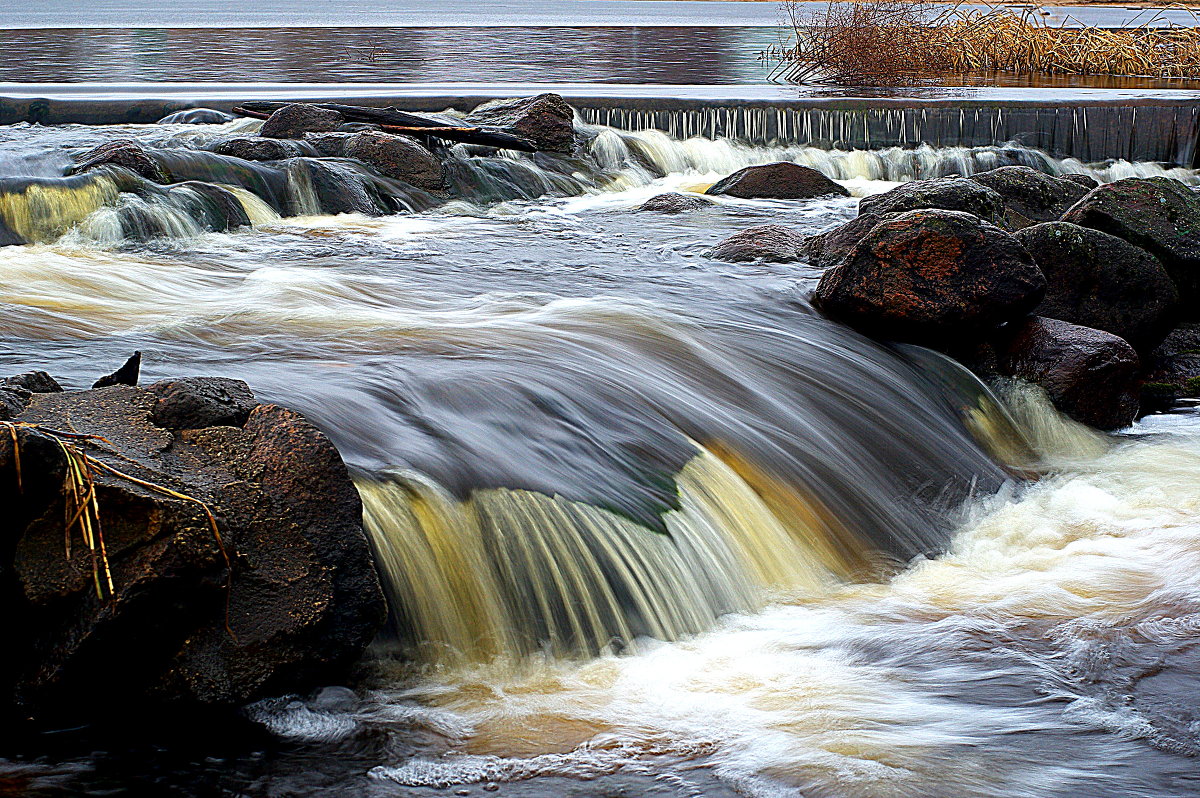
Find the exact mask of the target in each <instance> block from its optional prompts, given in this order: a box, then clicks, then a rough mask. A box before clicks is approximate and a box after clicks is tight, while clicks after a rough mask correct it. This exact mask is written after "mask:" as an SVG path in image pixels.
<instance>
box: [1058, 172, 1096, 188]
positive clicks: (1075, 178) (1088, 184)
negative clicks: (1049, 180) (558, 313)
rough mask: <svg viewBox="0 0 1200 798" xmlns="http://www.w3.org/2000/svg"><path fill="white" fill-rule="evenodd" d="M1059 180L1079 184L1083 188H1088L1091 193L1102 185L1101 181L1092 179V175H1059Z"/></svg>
mask: <svg viewBox="0 0 1200 798" xmlns="http://www.w3.org/2000/svg"><path fill="white" fill-rule="evenodd" d="M1059 178H1060V179H1062V180H1070V181H1071V182H1072V183H1077V184H1079V185H1081V186H1083V187H1084V188H1086V189H1087V190H1088V191H1091V190H1092V189H1094V188H1096V187H1097V186H1099V185H1100V181H1099V180H1097V179H1096V178H1094V177H1092V176H1091V175H1081V174H1076V173H1072V174H1069V175H1059Z"/></svg>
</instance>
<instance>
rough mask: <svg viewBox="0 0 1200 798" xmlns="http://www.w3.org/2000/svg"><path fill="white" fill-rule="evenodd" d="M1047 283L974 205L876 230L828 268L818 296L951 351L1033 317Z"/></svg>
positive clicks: (884, 330) (839, 309) (863, 323)
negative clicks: (971, 208)
mask: <svg viewBox="0 0 1200 798" xmlns="http://www.w3.org/2000/svg"><path fill="white" fill-rule="evenodd" d="M1045 290H1046V278H1045V277H1044V276H1043V275H1042V272H1041V270H1040V269H1038V267H1037V265H1036V264H1035V263H1034V262H1033V258H1032V257H1030V255H1029V253H1028V252H1026V250H1025V248H1024V247H1022V246H1021V244H1020V243H1019V242H1018V241H1017V240H1016V239H1015V238H1013V237H1012V236H1011V235H1009V234H1008V233H1006V232H1004V231H1003V230H1001V229H999V228H998V227H995V226H993V225H990V224H988V223H987V222H984V221H981V220H980V219H978V218H977V217H975V216H972V215H970V214H967V213H960V212H957V211H944V210H918V211H909V212H908V213H902V214H898V215H896V216H894V217H892V218H890V219H886V220H883V221H881V222H879V223H878V224H876V225H875V226H874V227H873V228H871V230H870V231H869V232H867V233H866V234H865V235H864V236H863V237H862V238H860V239H859V240H858V242H857V243H856V244H854V246H853V248H851V250H850V251H849V252H848V253H847V254H846V255H845V257H843V258H842V260H841V261H840V262H839V263H838V265H836V266H834V267H832V268H830V269H828V270H827V271H826V272H825V273H824V274H823V275H822V276H821V281H820V283H818V285H817V289H816V292H815V294H814V296H813V304H814V305H816V306H817V307H818V308H819V309H820V310H821V311H822V312H823V313H825V314H826V315H827V316H830V317H832V318H835V319H838V320H841V321H844V322H846V323H847V324H850V325H852V326H855V327H858V328H859V329H862V330H864V331H866V332H868V333H870V334H874V335H877V336H879V337H882V338H888V339H893V340H902V341H914V342H918V343H925V344H929V345H932V346H936V347H939V348H942V349H948V348H952V347H954V346H957V345H960V344H964V343H966V342H968V341H970V340H977V339H979V338H982V337H984V336H986V335H987V334H988V333H989V332H990V331H992V330H994V329H995V328H996V327H997V326H999V325H1001V324H1003V323H1005V322H1008V321H1012V320H1014V319H1017V318H1020V317H1022V316H1024V315H1025V314H1026V313H1028V312H1029V311H1030V310H1032V309H1033V308H1034V307H1036V306H1037V304H1038V302H1040V301H1041V299H1042V295H1043V293H1044V292H1045Z"/></svg>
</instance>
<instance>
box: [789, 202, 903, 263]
mask: <svg viewBox="0 0 1200 798" xmlns="http://www.w3.org/2000/svg"><path fill="white" fill-rule="evenodd" d="M898 215H899V214H895V213H885V214H879V213H863V214H859V215H858V216H856V217H855V218H853V219H851V220H850V221H848V222H846V223H845V224H840V225H838V226H837V227H835V228H833V229H832V230H826V231H825V232H824V233H818V234H817V235H815V236H813V237H811V238H809V239H808V244H807V245H806V248H807V255H808V261H809V263H812V264H813V265H814V266H819V267H820V268H822V269H828V268H830V267H832V266H836V265H837V264H838V262H839V261H841V259H842V258H844V257H846V255H847V254H849V252H850V250H852V249H854V245H855V244H857V243H858V242H859V240H861V239H862V237H863V236H865V235H866V234H867V233H869V232H871V231H872V230H873V229H875V225H877V224H879V223H880V222H882V221H883V220H884V219H891V218H893V217H895V216H898Z"/></svg>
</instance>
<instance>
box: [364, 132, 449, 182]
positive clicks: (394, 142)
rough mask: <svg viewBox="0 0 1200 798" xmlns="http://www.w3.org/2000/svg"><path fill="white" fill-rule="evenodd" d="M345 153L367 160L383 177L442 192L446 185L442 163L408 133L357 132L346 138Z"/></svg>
mask: <svg viewBox="0 0 1200 798" xmlns="http://www.w3.org/2000/svg"><path fill="white" fill-rule="evenodd" d="M342 152H343V154H344V155H345V156H346V157H347V158H354V159H355V160H357V161H361V162H363V163H365V164H366V165H367V166H369V167H371V168H372V169H374V170H375V171H376V172H378V173H379V174H381V175H383V176H384V177H390V178H392V179H394V180H403V181H404V182H405V183H408V184H409V185H412V186H416V187H417V188H421V189H424V190H426V191H442V190H443V189H445V187H446V173H445V170H444V169H443V168H442V162H441V161H439V160H438V159H437V158H435V157H434V155H433V153H432V152H430V151H429V150H427V149H426V148H425V147H423V146H421V145H420V144H418V143H417V142H416V141H413V140H412V139H410V138H408V137H407V136H393V135H392V134H390V133H373V132H364V133H356V134H354V135H352V136H350V137H349V138H348V139H347V140H346V141H345V143H344V145H343V148H342Z"/></svg>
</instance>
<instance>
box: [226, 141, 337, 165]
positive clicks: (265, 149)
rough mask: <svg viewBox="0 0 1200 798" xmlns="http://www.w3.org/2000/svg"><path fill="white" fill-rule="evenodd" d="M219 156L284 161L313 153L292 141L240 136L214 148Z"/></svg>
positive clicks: (249, 159) (247, 159) (248, 159)
mask: <svg viewBox="0 0 1200 798" xmlns="http://www.w3.org/2000/svg"><path fill="white" fill-rule="evenodd" d="M213 152H215V153H217V154H219V155H232V156H233V157H234V158H241V159H243V160H246V161H282V160H283V159H285V158H296V157H299V156H302V155H311V154H313V153H312V151H311V150H310V149H308V148H306V147H304V146H303V145H302V144H301V143H300V142H298V141H293V140H291V139H269V138H262V137H261V136H239V137H237V138H232V139H225V140H224V141H221V142H218V143H217V144H216V145H215V146H214V147H213Z"/></svg>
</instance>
